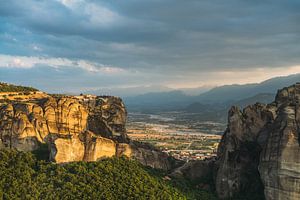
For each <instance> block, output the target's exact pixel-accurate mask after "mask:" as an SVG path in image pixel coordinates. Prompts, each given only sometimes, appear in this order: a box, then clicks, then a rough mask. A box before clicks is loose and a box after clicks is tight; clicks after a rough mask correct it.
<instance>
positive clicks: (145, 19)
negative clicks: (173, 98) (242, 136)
mask: <svg viewBox="0 0 300 200" xmlns="http://www.w3.org/2000/svg"><path fill="white" fill-rule="evenodd" d="M299 10H300V1H299V0H284V1H283V0H251V1H248V0H226V1H224V0H126V1H124V0H113V1H112V0H111V1H109V0H105V1H104V0H103V1H100V0H97V1H96V0H47V1H46V0H22V1H19V0H0V81H2V82H9V83H15V84H23V85H30V86H34V87H37V88H39V89H42V90H45V91H48V92H80V91H86V90H94V89H100V90H101V89H103V90H105V89H108V88H110V89H112V90H116V89H120V88H121V89H124V90H126V88H137V89H138V88H140V90H144V89H145V88H195V87H212V86H216V85H224V84H233V83H239V84H244V83H253V82H260V81H263V80H266V79H268V78H271V77H275V76H284V75H289V74H294V73H300V12H299Z"/></svg>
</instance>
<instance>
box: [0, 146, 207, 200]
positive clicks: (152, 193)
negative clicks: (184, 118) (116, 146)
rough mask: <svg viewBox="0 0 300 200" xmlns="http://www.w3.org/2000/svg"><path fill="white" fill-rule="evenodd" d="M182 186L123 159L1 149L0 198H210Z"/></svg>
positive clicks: (203, 193)
mask: <svg viewBox="0 0 300 200" xmlns="http://www.w3.org/2000/svg"><path fill="white" fill-rule="evenodd" d="M181 184H182V185H183V183H181ZM184 187H186V188H184ZM184 187H183V190H180V189H178V188H176V187H175V186H174V185H173V183H172V182H170V181H169V182H167V181H164V180H163V179H162V176H161V173H160V172H157V171H154V170H153V169H149V168H144V167H142V166H141V165H140V164H139V163H137V162H136V161H130V160H128V159H126V158H110V159H105V160H102V161H101V162H90V163H86V162H77V163H70V164H65V165H58V164H53V163H49V162H46V161H43V160H38V159H37V158H36V157H35V156H34V155H33V154H32V153H24V152H17V151H12V150H1V151H0V198H1V197H2V199H176V200H177V199H178V200H180V199H187V198H191V199H198V197H199V198H200V199H212V198H213V196H210V194H208V193H206V192H200V193H197V194H195V193H193V192H191V191H189V190H191V189H190V188H189V187H188V185H185V186H184ZM185 192H186V193H185ZM187 192H189V193H190V194H189V195H190V196H188V195H187Z"/></svg>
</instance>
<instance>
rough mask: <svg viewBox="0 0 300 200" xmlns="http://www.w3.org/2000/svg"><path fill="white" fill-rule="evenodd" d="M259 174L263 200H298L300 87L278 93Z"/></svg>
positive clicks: (298, 85)
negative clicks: (263, 194)
mask: <svg viewBox="0 0 300 200" xmlns="http://www.w3.org/2000/svg"><path fill="white" fill-rule="evenodd" d="M275 102H276V105H277V106H278V110H277V113H278V117H277V118H276V119H275V121H274V123H273V124H272V126H271V127H270V131H269V137H268V140H267V143H266V145H265V146H264V149H263V151H262V153H261V160H260V164H259V171H260V174H261V178H262V181H263V183H264V186H265V197H266V199H300V142H299V138H300V137H299V134H300V104H299V103H300V84H297V85H294V86H292V87H289V88H284V89H282V90H280V91H279V92H278V94H277V97H276V101H275Z"/></svg>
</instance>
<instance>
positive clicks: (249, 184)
mask: <svg viewBox="0 0 300 200" xmlns="http://www.w3.org/2000/svg"><path fill="white" fill-rule="evenodd" d="M299 102H300V84H295V85H293V86H290V87H288V88H284V89H282V90H280V91H278V94H277V96H276V100H275V101H274V102H273V103H271V104H269V105H264V104H259V103H257V104H255V105H251V106H248V107H246V108H245V109H244V110H243V111H241V110H239V109H238V108H237V107H232V108H231V110H230V111H229V116H228V128H227V130H226V131H225V133H224V135H223V138H222V141H221V142H220V144H219V148H218V156H217V161H216V163H215V184H216V191H217V193H218V196H219V198H221V199H225V198H230V197H234V196H235V195H237V194H238V193H247V192H248V193H249V192H250V193H251V192H252V194H253V195H255V193H256V192H257V191H259V190H260V189H261V188H264V195H265V198H266V199H268V200H269V199H291V200H292V199H293V200H294V199H300V145H299V144H300V137H299V134H300V104H299Z"/></svg>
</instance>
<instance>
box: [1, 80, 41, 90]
mask: <svg viewBox="0 0 300 200" xmlns="http://www.w3.org/2000/svg"><path fill="white" fill-rule="evenodd" d="M36 91H38V89H35V88H33V87H25V86H21V85H13V84H8V83H2V82H0V92H36Z"/></svg>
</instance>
